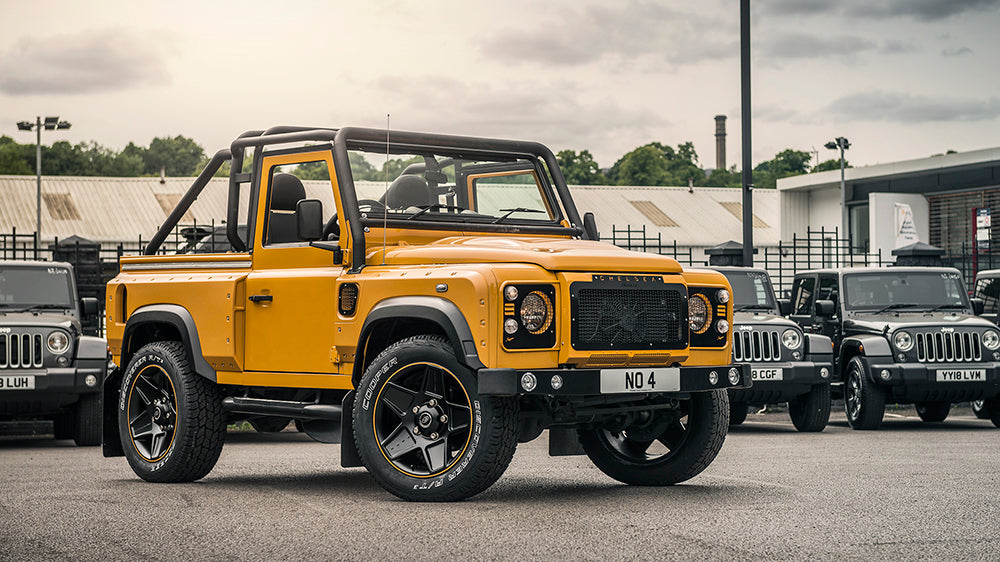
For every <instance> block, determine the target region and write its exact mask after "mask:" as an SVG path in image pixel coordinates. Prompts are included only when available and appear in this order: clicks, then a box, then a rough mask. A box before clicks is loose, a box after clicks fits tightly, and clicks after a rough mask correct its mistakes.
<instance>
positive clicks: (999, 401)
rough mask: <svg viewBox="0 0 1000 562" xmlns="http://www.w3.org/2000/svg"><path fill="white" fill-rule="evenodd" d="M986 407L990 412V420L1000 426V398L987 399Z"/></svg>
mask: <svg viewBox="0 0 1000 562" xmlns="http://www.w3.org/2000/svg"><path fill="white" fill-rule="evenodd" d="M984 407H985V409H986V411H987V412H989V414H990V421H991V422H993V425H994V426H995V427H1000V398H993V399H992V400H987V401H986V403H985V404H984Z"/></svg>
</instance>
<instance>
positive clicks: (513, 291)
mask: <svg viewBox="0 0 1000 562" xmlns="http://www.w3.org/2000/svg"><path fill="white" fill-rule="evenodd" d="M503 296H504V298H505V299H507V300H509V301H515V300H517V287H515V286H513V285H507V286H506V287H505V288H504V290H503Z"/></svg>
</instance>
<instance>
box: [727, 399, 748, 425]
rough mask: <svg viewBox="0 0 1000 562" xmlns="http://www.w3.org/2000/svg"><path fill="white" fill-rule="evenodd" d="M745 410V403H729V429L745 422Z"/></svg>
mask: <svg viewBox="0 0 1000 562" xmlns="http://www.w3.org/2000/svg"><path fill="white" fill-rule="evenodd" d="M747 408H748V406H747V403H746V402H733V401H730V402H729V427H732V426H734V425H740V424H741V423H743V422H745V421H747Z"/></svg>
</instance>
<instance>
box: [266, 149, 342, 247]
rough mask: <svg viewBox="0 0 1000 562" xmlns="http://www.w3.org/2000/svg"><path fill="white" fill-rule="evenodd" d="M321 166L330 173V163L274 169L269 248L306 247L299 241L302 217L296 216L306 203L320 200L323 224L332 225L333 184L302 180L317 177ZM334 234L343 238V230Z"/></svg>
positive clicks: (270, 204)
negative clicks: (297, 208)
mask: <svg viewBox="0 0 1000 562" xmlns="http://www.w3.org/2000/svg"><path fill="white" fill-rule="evenodd" d="M320 166H322V170H323V171H325V170H326V162H323V161H319V162H306V163H303V164H290V165H285V166H275V167H273V168H271V171H270V186H269V188H268V195H267V197H268V200H267V226H266V229H267V234H266V235H265V237H264V244H265V245H271V244H294V243H304V241H302V240H299V236H298V217H297V216H296V214H295V206H296V205H297V204H298V202H299V201H301V200H303V199H319V200H320V201H321V202H322V203H323V224H324V225H327V224H329V222H330V219H331V217H333V214H334V212H335V211H336V203H335V201H334V198H333V190H332V189H331V185H330V180H329V179H317V180H309V179H306V180H304V181H303V179H302V177H306V178H309V177H312V176H314V175H316V174H315V169H316V168H318V167H320ZM324 175H325V174H324ZM332 230H336V232H333V231H331V232H328V233H327V234H331V235H333V237H336V235H337V234H339V229H332Z"/></svg>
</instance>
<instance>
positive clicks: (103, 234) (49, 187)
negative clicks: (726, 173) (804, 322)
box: [0, 175, 780, 246]
mask: <svg viewBox="0 0 1000 562" xmlns="http://www.w3.org/2000/svg"><path fill="white" fill-rule="evenodd" d="M160 181H161V180H160V178H158V177H149V178H103V177H64V176H59V177H43V178H42V195H43V203H42V236H43V239H45V240H52V239H53V238H54V237H58V238H60V239H63V238H67V237H69V236H72V235H78V236H81V237H83V238H86V239H89V240H93V241H95V242H101V243H111V242H115V243H117V242H135V241H137V240H138V239H139V237H140V236H141V237H142V239H143V240H149V238H150V237H151V236H152V235H153V233H155V232H156V230H157V229H158V228H159V227H160V225H161V224H162V223H163V221H164V219H166V217H167V214H168V213H169V212H170V210H171V209H172V208H173V205H174V204H175V203H176V201H178V200H180V198H181V197H182V196H183V195H184V193H186V192H187V190H188V188H189V187H190V186H191V184H192V183H193V181H194V179H193V178H166V179H165V180H164V183H160ZM303 183H304V184H305V185H306V190H307V192H308V194H309V196H310V197H317V198H319V199H321V200H322V201H323V206H324V208H329V206H330V205H333V195H332V193H330V190H329V189H328V187H327V186H329V183H328V182H325V181H306V182H303ZM357 187H358V192H359V193H358V198H359V199H377V198H379V197H380V196H381V195H382V193H383V192H384V190H385V185H384V183H383V182H358V186H357ZM228 190H229V182H228V179H227V178H214V179H212V180H211V181H210V182H209V185H208V186H207V187H206V188H205V190H204V191H203V192H202V194H201V196H200V197H199V198H198V200H197V201H195V203H194V204H193V205H192V206H191V209H190V211H189V212H188V213H187V215H185V220H184V221H183V222H184V223H185V224H190V223H192V222H197V223H198V224H206V225H208V224H212V222H213V220H214V222H215V224H221V223H222V222H223V221H224V220H225V218H226V204H227V199H228ZM570 190H571V191H572V193H573V197H574V199H575V200H576V205H577V207H578V208H579V210H580V213H581V214H582V213H585V212H587V211H592V212H593V213H594V214H595V218H596V219H597V227H598V230H599V231H600V232H601V235H602V236H603V237H610V236H611V234H612V228H613V227H614V228H618V229H624V228H626V227H627V226H631V227H632V228H633V229H635V228H642V226H643V225H645V228H646V235H647V236H652V237H655V236H657V235H658V234H659V235H660V236H661V239H662V240H663V241H664V242H665V243H669V242H673V241H676V242H677V244H678V245H683V246H714V245H715V244H718V243H720V242H725V241H726V240H741V239H742V238H743V226H742V222H741V220H740V218H739V217H738V216H736V215H735V214H734V213H733V212H730V211H729V210H727V209H726V208H725V207H724V206H723V204H730V205H729V206H730V207H733V208H735V207H734V206H733V205H731V204H733V203H736V204H739V203H741V202H742V192H741V190H740V189H739V188H703V187H695V188H693V189H689V188H687V187H623V186H570ZM245 192H246V190H244V195H245ZM35 197H36V195H35V177H34V176H3V175H0V233H10V232H11V229H12V228H13V227H16V228H17V231H18V232H19V233H22V234H30V233H32V232H34V231H35ZM498 204H500V203H499V202H498ZM502 204H504V205H509V204H514V205H515V206H516V202H514V201H510V200H505V201H503V202H502ZM637 205H639V206H645V207H649V206H650V205H651V206H652V208H656V209H659V211H660V212H661V213H662V214H663V215H664V216H666V217H667V218H668V219H669V221H662V220H661V221H657V222H660V223H663V224H664V225H663V226H658V225H657V224H654V222H653V221H652V220H650V219H649V218H647V217H646V216H643V214H642V213H640V212H639V211H638V210H637ZM242 209H243V212H241V217H245V216H246V212H245V209H246V198H245V197H244V199H243V205H242ZM74 211H75V213H74ZM754 215H755V220H754V242H755V244H756V245H758V246H763V245H776V244H777V243H778V239H779V231H780V229H779V224H778V222H779V221H778V216H779V212H778V193H777V191H776V190H771V189H759V190H756V191H754ZM758 220H759V221H760V222H758ZM672 224H674V225H676V226H672Z"/></svg>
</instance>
